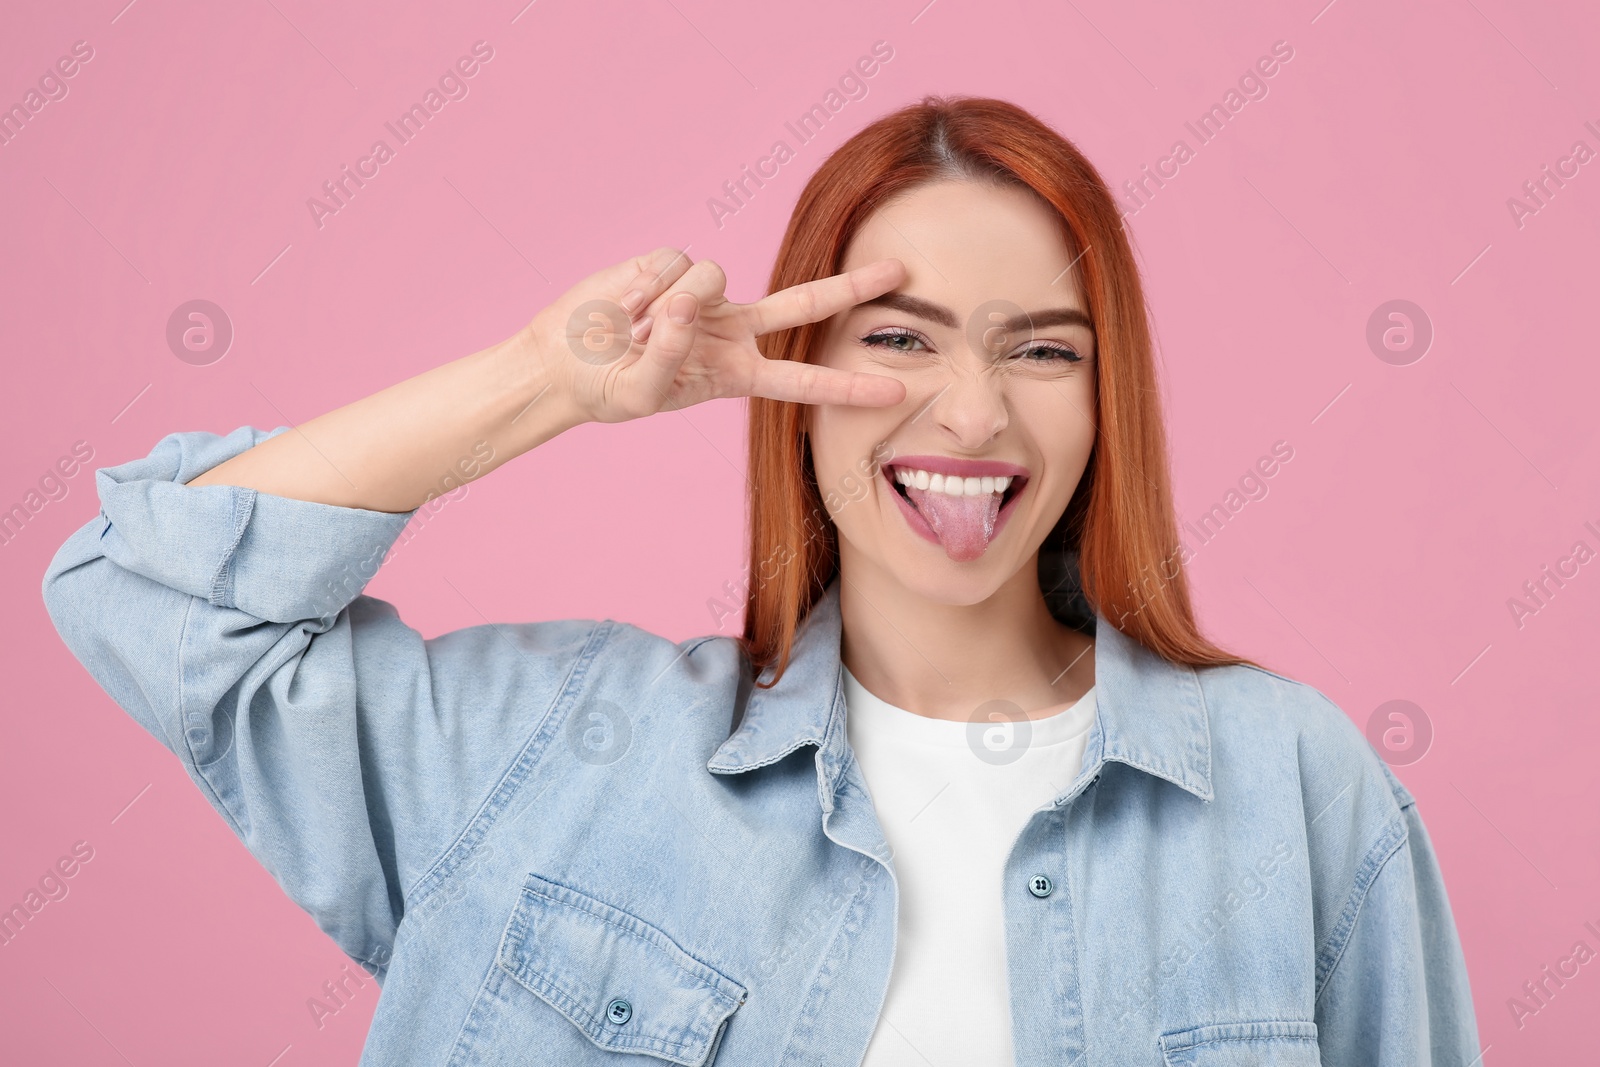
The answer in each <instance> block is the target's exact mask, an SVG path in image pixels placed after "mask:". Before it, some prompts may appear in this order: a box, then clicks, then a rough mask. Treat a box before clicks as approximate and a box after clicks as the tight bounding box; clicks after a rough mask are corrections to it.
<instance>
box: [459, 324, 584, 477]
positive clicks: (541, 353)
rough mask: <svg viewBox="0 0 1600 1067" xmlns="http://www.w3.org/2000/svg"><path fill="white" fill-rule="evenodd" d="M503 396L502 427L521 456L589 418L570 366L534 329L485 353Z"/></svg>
mask: <svg viewBox="0 0 1600 1067" xmlns="http://www.w3.org/2000/svg"><path fill="white" fill-rule="evenodd" d="M483 354H484V355H486V356H487V357H488V358H489V360H490V361H491V363H492V364H493V366H494V368H495V370H494V374H495V376H496V381H497V382H498V386H497V391H499V392H500V393H501V395H502V396H504V397H505V400H506V403H505V409H504V410H505V422H504V423H503V424H502V432H504V433H505V434H506V436H507V439H508V444H509V445H510V448H511V452H512V454H514V455H520V454H521V453H523V452H526V451H528V450H530V449H533V448H537V447H538V446H539V445H541V444H543V443H544V442H546V441H548V440H550V439H551V438H553V437H556V436H558V435H559V434H562V433H564V432H566V431H567V430H570V429H572V428H573V427H575V426H581V425H583V424H584V423H586V422H590V421H593V420H591V419H590V418H589V417H588V416H587V415H586V414H585V413H584V412H583V410H582V408H581V407H580V406H579V405H578V404H577V402H576V400H575V399H574V397H573V390H572V377H571V373H570V371H571V368H570V367H568V366H566V365H564V363H563V362H562V359H561V353H559V352H554V351H552V350H551V347H550V345H549V343H548V342H547V341H545V340H541V339H540V338H539V337H538V336H536V334H535V333H534V331H533V330H532V329H530V328H527V327H524V328H523V329H521V330H519V331H518V332H517V333H516V334H514V335H513V336H511V337H509V338H507V339H506V340H505V341H503V342H501V343H500V344H498V345H495V346H493V347H492V348H490V349H488V350H486V352H485V353H483Z"/></svg>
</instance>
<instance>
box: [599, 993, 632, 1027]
mask: <svg viewBox="0 0 1600 1067" xmlns="http://www.w3.org/2000/svg"><path fill="white" fill-rule="evenodd" d="M606 1018H607V1019H610V1020H611V1021H612V1022H614V1023H616V1024H617V1025H618V1026H621V1025H622V1024H623V1023H625V1022H627V1021H628V1020H629V1019H631V1018H633V1005H632V1004H629V1003H628V1002H627V1001H626V1000H623V999H622V998H621V997H618V998H617V999H616V1000H613V1001H612V1002H611V1003H610V1004H607V1005H606Z"/></svg>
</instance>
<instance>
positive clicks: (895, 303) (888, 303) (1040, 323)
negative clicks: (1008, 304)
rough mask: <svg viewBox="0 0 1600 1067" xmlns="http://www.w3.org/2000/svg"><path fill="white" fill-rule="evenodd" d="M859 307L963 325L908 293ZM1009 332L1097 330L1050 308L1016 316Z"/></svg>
mask: <svg viewBox="0 0 1600 1067" xmlns="http://www.w3.org/2000/svg"><path fill="white" fill-rule="evenodd" d="M856 307H858V308H863V307H886V308H893V309H894V310H896V311H904V312H905V313H906V314H908V315H915V316H917V317H918V318H920V319H926V320H927V321H929V322H932V323H937V324H938V325H940V326H944V327H947V328H949V329H952V330H954V329H956V328H957V327H958V326H959V325H960V323H959V322H958V320H957V319H956V313H955V312H954V311H951V310H950V309H949V308H947V307H945V306H944V305H943V304H936V303H934V302H933V301H932V300H924V299H922V298H921V297H918V296H910V295H908V294H906V293H884V294H883V295H882V296H875V297H873V298H872V299H871V300H863V301H862V302H861V303H859V304H857V305H856ZM1004 325H1005V327H1006V329H1008V330H1011V331H1013V332H1017V331H1021V330H1026V329H1030V328H1031V329H1035V330H1042V329H1044V328H1045V327H1047V326H1083V327H1086V328H1088V329H1089V330H1093V329H1094V323H1093V322H1092V321H1091V320H1090V319H1089V316H1088V315H1087V314H1086V313H1085V312H1083V311H1081V310H1079V309H1078V308H1050V309H1048V310H1045V311H1035V312H1033V313H1031V314H1030V313H1028V312H1026V311H1024V312H1022V313H1020V314H1018V315H1014V316H1012V317H1011V318H1010V319H1009V320H1007V322H1006V323H1005V324H1004Z"/></svg>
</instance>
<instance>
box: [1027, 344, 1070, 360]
mask: <svg viewBox="0 0 1600 1067" xmlns="http://www.w3.org/2000/svg"><path fill="white" fill-rule="evenodd" d="M1022 354H1023V358H1026V359H1029V360H1032V361H1034V362H1037V363H1048V362H1049V361H1051V360H1062V361H1064V362H1067V363H1081V362H1083V357H1082V356H1080V355H1078V353H1077V352H1075V351H1073V350H1072V349H1070V348H1068V347H1066V346H1065V345H1032V346H1030V347H1028V348H1025V349H1023V350H1022Z"/></svg>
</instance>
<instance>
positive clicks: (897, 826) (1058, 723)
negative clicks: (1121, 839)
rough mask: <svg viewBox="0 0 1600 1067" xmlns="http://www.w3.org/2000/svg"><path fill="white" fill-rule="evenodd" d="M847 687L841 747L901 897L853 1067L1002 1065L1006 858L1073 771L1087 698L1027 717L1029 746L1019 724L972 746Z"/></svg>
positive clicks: (847, 683) (952, 731)
mask: <svg viewBox="0 0 1600 1067" xmlns="http://www.w3.org/2000/svg"><path fill="white" fill-rule="evenodd" d="M844 692H845V703H846V707H847V716H846V726H847V733H848V735H849V738H850V746H851V748H852V749H854V751H855V754H856V759H857V760H858V761H859V762H860V764H861V770H862V774H863V776H864V777H865V778H866V780H867V785H868V789H869V792H870V793H871V794H872V800H873V805H874V807H875V808H876V810H877V813H878V821H879V823H880V824H881V825H882V826H883V832H884V836H885V837H886V838H887V839H888V842H889V847H890V848H892V849H893V850H894V854H893V859H894V869H895V876H896V878H897V880H898V884H899V892H900V909H899V928H898V932H897V941H896V947H895V958H894V970H893V973H892V974H891V975H890V977H889V992H888V996H887V998H886V999H885V1001H884V1005H883V1013H882V1015H881V1016H880V1018H879V1020H878V1027H877V1029H876V1030H875V1031H874V1033H873V1035H872V1041H871V1042H870V1044H869V1045H868V1047H867V1055H866V1058H865V1059H864V1060H863V1061H862V1067H929V1065H930V1064H932V1065H933V1067H945V1065H950V1067H957V1065H960V1067H968V1065H971V1064H1005V1065H1010V1064H1011V1063H1012V1062H1013V1060H1012V1043H1011V1001H1010V996H1009V991H1008V983H1007V978H1006V945H1005V918H1004V910H1003V908H1002V906H1001V900H1002V897H1001V879H1002V877H1003V875H1004V869H1005V861H1006V857H1007V855H1008V854H1009V852H1010V849H1011V844H1012V842H1013V841H1014V840H1015V839H1016V836H1017V834H1018V833H1020V832H1021V831H1022V828H1023V827H1024V826H1025V825H1027V822H1028V818H1029V817H1030V816H1031V815H1032V814H1033V813H1034V812H1035V811H1037V810H1038V809H1039V808H1041V807H1043V806H1044V805H1045V804H1048V803H1049V802H1050V801H1052V800H1054V799H1055V798H1056V797H1057V796H1058V795H1059V794H1060V793H1062V792H1063V791H1064V790H1065V789H1066V788H1067V786H1068V785H1070V784H1071V782H1072V779H1073V778H1074V777H1075V776H1076V775H1077V773H1078V770H1079V769H1080V767H1081V766H1082V761H1083V750H1084V745H1085V744H1086V743H1087V741H1088V738H1089V727H1090V725H1091V724H1092V723H1093V721H1094V714H1095V699H1094V689H1093V687H1091V688H1090V689H1089V691H1088V692H1087V693H1085V694H1084V695H1083V697H1082V698H1081V699H1080V700H1078V701H1077V703H1075V704H1073V705H1072V706H1071V707H1069V708H1067V709H1066V710H1065V711H1062V712H1059V713H1057V714H1055V715H1052V716H1050V717H1049V718H1045V719H1033V720H1030V721H1029V723H1028V729H1029V731H1030V733H1029V735H1028V742H1027V744H1026V746H1020V745H1017V744H1016V741H1017V734H1015V733H1011V732H1010V731H1013V730H1015V731H1020V730H1021V729H1022V727H1020V726H1008V725H1007V724H1006V722H1005V721H1004V719H1002V720H999V721H996V720H992V719H991V720H989V721H990V722H993V723H994V725H989V726H985V727H984V728H983V731H981V732H977V733H978V737H977V744H978V747H977V748H976V749H974V748H973V747H969V743H968V737H969V726H968V724H967V723H966V722H954V721H950V720H946V719H932V718H929V717H927V716H925V715H918V714H916V713H915V712H911V711H906V710H905V709H904V708H897V707H895V706H894V705H892V704H888V703H885V702H884V701H882V700H880V699H878V698H877V697H876V696H874V695H872V693H870V692H868V691H867V689H866V688H865V687H864V686H862V684H861V683H860V682H858V681H857V680H856V678H855V676H854V675H852V674H851V673H850V671H849V670H848V669H846V670H845V672H844ZM985 735H986V736H985ZM1017 750H1020V751H1021V755H1020V756H1019V757H1017V758H1015V759H1012V760H1010V761H1009V762H1008V761H1006V759H1005V757H1006V756H1009V755H1011V754H1013V753H1014V752H1015V751H1017ZM980 753H991V754H992V756H991V759H987V760H986V759H984V758H982V757H981V755H980Z"/></svg>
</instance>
